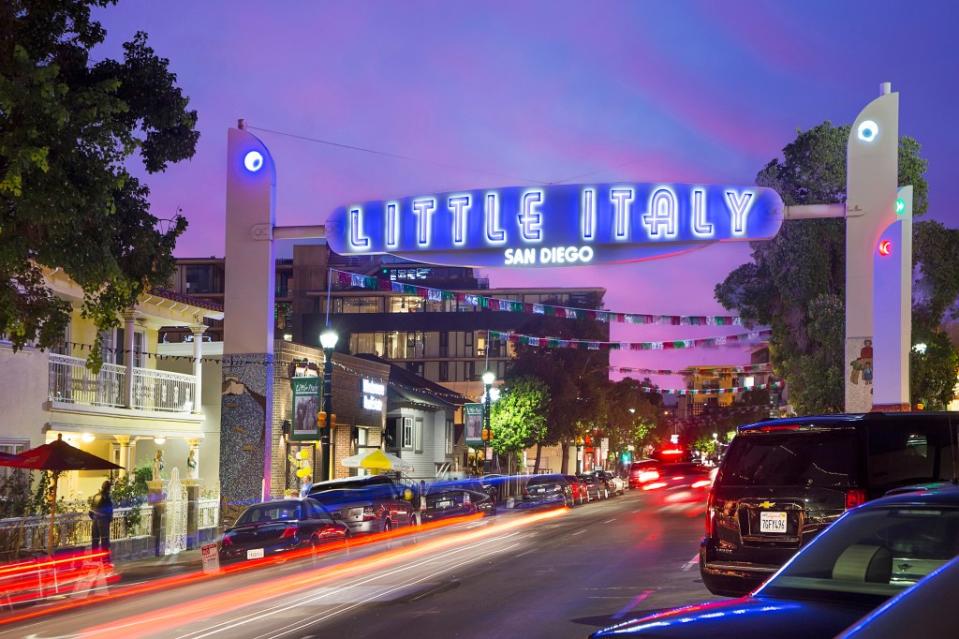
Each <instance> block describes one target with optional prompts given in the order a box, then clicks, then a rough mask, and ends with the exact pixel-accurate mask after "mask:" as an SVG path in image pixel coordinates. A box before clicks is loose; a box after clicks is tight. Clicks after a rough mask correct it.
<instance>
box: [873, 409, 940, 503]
mask: <svg viewBox="0 0 959 639" xmlns="http://www.w3.org/2000/svg"><path fill="white" fill-rule="evenodd" d="M868 437H869V462H868V464H869V482H870V483H871V484H874V485H875V487H876V489H877V490H878V491H883V492H884V491H886V490H889V489H890V488H894V487H896V486H902V485H904V484H911V483H916V482H925V481H934V480H937V479H950V478H951V477H952V454H951V450H950V447H949V428H948V426H947V425H946V424H921V425H917V424H909V425H906V424H898V425H896V426H891V425H890V426H889V427H888V428H872V429H870V430H869V434H868Z"/></svg>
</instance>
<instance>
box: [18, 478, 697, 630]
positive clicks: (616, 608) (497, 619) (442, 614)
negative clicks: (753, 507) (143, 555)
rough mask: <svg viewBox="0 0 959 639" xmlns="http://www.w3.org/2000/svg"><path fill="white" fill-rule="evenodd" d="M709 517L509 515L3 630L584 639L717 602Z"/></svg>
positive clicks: (614, 507) (640, 503)
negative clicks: (701, 560) (703, 576)
mask: <svg viewBox="0 0 959 639" xmlns="http://www.w3.org/2000/svg"><path fill="white" fill-rule="evenodd" d="M702 513H703V504H702V500H701V499H700V495H699V494H697V495H696V497H695V498H694V500H693V501H690V502H682V501H679V502H672V503H665V502H663V501H662V495H659V494H657V495H655V496H654V495H651V494H643V493H638V492H632V493H627V494H626V495H625V496H622V497H616V498H614V499H610V500H608V501H604V502H597V503H593V504H588V505H585V506H579V507H576V508H574V509H572V510H569V511H556V512H541V513H531V512H524V513H510V514H508V515H503V516H499V517H495V518H490V519H487V520H483V521H480V522H469V523H465V524H458V525H456V526H453V527H451V528H449V529H445V530H442V531H433V532H429V533H422V534H417V535H416V536H415V538H412V539H405V540H398V541H391V542H382V543H378V544H376V545H375V546H370V547H366V548H361V549H355V548H354V549H351V550H350V551H348V552H346V551H342V552H337V553H334V554H333V555H331V556H330V557H328V558H326V559H324V560H322V561H321V562H320V563H319V564H314V563H312V562H289V563H287V564H283V565H279V566H269V567H266V568H264V569H261V570H257V571H251V572H245V573H241V574H233V575H228V576H225V577H221V578H217V579H204V580H201V581H199V582H196V583H191V582H189V581H188V580H181V581H176V582H171V584H170V586H169V587H165V588H163V589H160V590H159V591H152V592H145V593H143V594H137V595H132V596H127V597H123V598H119V599H110V598H109V596H108V597H105V598H103V600H102V601H98V602H96V603H93V604H92V605H81V606H79V607H77V608H76V609H72V610H69V611H63V612H56V613H54V612H52V611H51V614H49V615H46V616H44V617H39V618H37V619H31V620H26V621H22V622H19V623H16V624H7V625H0V638H7V637H11V638H12V637H18V638H31V637H32V638H33V639H50V638H54V637H55V638H67V637H69V638H73V637H89V638H96V639H106V638H117V639H119V638H121V637H122V638H123V639H133V638H136V637H144V638H145V637H163V638H167V637H169V638H176V639H206V638H214V637H215V638H221V637H223V638H226V637H229V638H235V637H240V638H249V639H254V638H255V639H267V638H269V639H280V638H291V639H292V638H302V639H307V638H311V637H315V638H319V637H350V638H354V637H355V638H361V637H391V638H396V639H402V638H405V637H416V638H432V637H458V638H459V637H462V638H473V637H475V638H483V639H491V638H495V637H531V638H532V637H549V638H551V639H555V638H562V637H585V636H587V635H588V634H589V633H590V632H592V631H593V630H594V629H596V628H598V627H601V626H604V625H609V624H611V623H615V622H617V621H625V620H627V619H630V618H632V617H636V616H640V615H642V614H644V613H646V612H648V611H652V610H658V609H662V608H667V607H673V606H677V605H681V604H686V603H694V602H697V601H704V600H708V599H710V598H711V597H710V595H709V594H708V592H707V591H706V590H705V588H703V586H702V583H701V582H700V581H699V573H698V568H697V566H696V563H695V553H696V549H697V544H698V540H699V537H700V535H701V532H702V527H703V523H702ZM114 594H115V593H114ZM85 602H86V600H83V601H82V602H79V603H84V604H85ZM67 603H68V604H70V603H72V602H70V601H68V602H67ZM56 605H57V604H54V606H56ZM2 621H3V619H2V618H0V623H2Z"/></svg>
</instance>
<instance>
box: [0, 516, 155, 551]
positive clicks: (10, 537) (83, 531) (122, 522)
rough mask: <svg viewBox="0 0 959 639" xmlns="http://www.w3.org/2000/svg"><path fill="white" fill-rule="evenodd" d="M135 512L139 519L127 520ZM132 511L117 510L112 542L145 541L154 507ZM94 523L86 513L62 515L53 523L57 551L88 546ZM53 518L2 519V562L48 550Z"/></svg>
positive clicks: (0, 525) (111, 533)
mask: <svg viewBox="0 0 959 639" xmlns="http://www.w3.org/2000/svg"><path fill="white" fill-rule="evenodd" d="M133 508H138V509H139V511H140V516H139V517H138V518H132V519H134V520H135V521H130V520H131V518H130V517H128V515H129V514H130V512H131V511H132V510H133ZM133 508H114V509H113V520H112V521H111V522H110V540H111V541H119V540H121V539H131V538H134V537H146V536H149V535H150V534H151V529H152V526H153V506H150V505H149V504H143V505H141V506H135V507H133ZM91 527H92V520H91V519H90V517H89V516H88V515H87V513H85V512H69V513H59V514H58V515H57V516H56V520H55V522H54V530H55V534H54V536H55V538H56V544H57V547H58V548H65V547H76V546H89V545H90V539H91V533H92V530H91ZM49 528H50V518H49V517H48V516H46V515H35V516H31V517H11V518H9V519H0V559H8V558H10V557H15V556H17V554H18V553H21V552H38V551H43V550H45V549H46V547H47V530H48V529H49Z"/></svg>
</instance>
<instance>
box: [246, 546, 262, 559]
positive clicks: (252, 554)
mask: <svg viewBox="0 0 959 639" xmlns="http://www.w3.org/2000/svg"><path fill="white" fill-rule="evenodd" d="M246 558H247V559H263V549H262V548H251V549H250V550H247V551H246Z"/></svg>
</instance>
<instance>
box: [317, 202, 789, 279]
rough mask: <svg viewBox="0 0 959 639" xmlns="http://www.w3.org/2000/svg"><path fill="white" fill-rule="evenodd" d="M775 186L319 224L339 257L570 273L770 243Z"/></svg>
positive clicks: (406, 207)
mask: <svg viewBox="0 0 959 639" xmlns="http://www.w3.org/2000/svg"><path fill="white" fill-rule="evenodd" d="M782 218H783V202H782V200H781V199H780V197H779V195H778V194H777V193H776V192H775V191H773V190H772V189H767V188H762V187H754V186H748V187H739V186H702V185H688V184H637V183H618V184H591V185H569V184H566V185H555V186H542V187H532V188H529V187H507V188H501V189H490V190H472V191H458V192H451V193H440V194H434V195H424V196H416V197H408V198H402V199H397V200H387V201H372V202H363V203H358V204H352V205H349V206H345V207H341V208H339V209H337V210H335V211H334V212H333V214H332V215H330V217H329V219H328V220H327V222H326V228H327V233H328V241H329V243H330V247H331V248H332V249H333V250H334V251H336V252H337V253H341V254H344V255H375V254H384V253H388V254H391V255H397V256H400V257H406V258H409V259H413V260H422V261H428V262H430V263H433V264H450V265H462V266H521V267H525V266H530V267H533V266H546V267H548V266H577V265H585V264H600V263H610V262H629V261H638V260H644V259H652V258H656V257H665V256H667V255H673V254H676V253H680V252H683V251H686V250H690V249H691V248H693V247H694V246H695V245H697V244H702V243H709V242H733V241H752V240H762V239H768V238H771V237H773V236H774V235H776V232H777V231H778V230H779V227H780V225H781V224H782Z"/></svg>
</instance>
